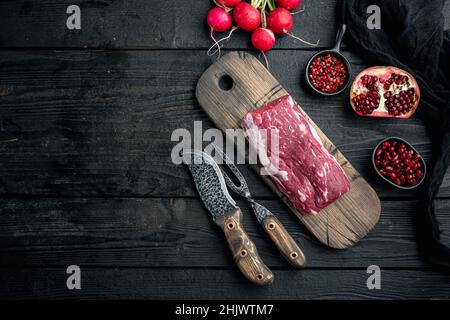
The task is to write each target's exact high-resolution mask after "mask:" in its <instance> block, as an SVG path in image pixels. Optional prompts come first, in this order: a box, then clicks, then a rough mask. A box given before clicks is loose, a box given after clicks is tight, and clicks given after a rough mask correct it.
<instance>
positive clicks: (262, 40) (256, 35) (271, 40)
mask: <svg viewBox="0 0 450 320" xmlns="http://www.w3.org/2000/svg"><path fill="white" fill-rule="evenodd" d="M252 44H253V46H254V47H255V48H256V49H258V50H260V51H263V52H264V51H269V50H270V49H272V47H273V45H274V44H275V34H274V33H273V32H272V30H270V29H267V28H258V29H256V30H255V31H253V33H252Z"/></svg>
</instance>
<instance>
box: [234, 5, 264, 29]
mask: <svg viewBox="0 0 450 320" xmlns="http://www.w3.org/2000/svg"><path fill="white" fill-rule="evenodd" d="M233 18H234V22H235V23H236V26H237V27H238V28H240V29H242V30H245V31H253V30H255V29H256V28H258V27H259V25H260V24H261V14H260V12H259V11H258V10H257V9H256V8H255V7H253V6H252V5H250V4H249V3H247V2H241V3H239V4H238V5H237V6H236V7H235V8H234V11H233Z"/></svg>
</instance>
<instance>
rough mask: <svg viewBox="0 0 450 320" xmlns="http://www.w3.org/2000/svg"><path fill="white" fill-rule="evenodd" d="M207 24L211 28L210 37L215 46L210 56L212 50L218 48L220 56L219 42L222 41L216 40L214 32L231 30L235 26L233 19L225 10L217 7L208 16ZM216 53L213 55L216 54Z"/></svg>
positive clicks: (212, 47) (209, 51)
mask: <svg viewBox="0 0 450 320" xmlns="http://www.w3.org/2000/svg"><path fill="white" fill-rule="evenodd" d="M206 22H207V23H208V26H209V27H210V29H211V31H210V37H211V39H212V40H213V41H214V44H213V45H212V46H211V48H209V50H208V55H210V53H211V50H212V49H214V48H215V47H216V46H217V50H216V51H219V56H220V44H219V42H220V41H222V40H223V39H222V40H219V41H218V40H216V38H215V37H214V32H224V31H227V30H228V29H230V28H231V25H232V24H233V19H232V18H231V15H230V14H229V13H227V12H226V11H225V10H224V9H222V8H219V7H216V8H213V9H211V10H209V12H208V15H207V16H206ZM216 51H214V52H213V53H212V54H214V53H215V52H216Z"/></svg>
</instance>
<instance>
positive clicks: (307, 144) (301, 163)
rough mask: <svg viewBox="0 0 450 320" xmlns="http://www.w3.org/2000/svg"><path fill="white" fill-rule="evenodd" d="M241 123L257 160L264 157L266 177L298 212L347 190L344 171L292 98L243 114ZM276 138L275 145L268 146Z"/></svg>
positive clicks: (314, 210)
mask: <svg viewBox="0 0 450 320" xmlns="http://www.w3.org/2000/svg"><path fill="white" fill-rule="evenodd" d="M241 125H242V127H243V128H244V130H245V133H246V136H247V138H248V140H249V142H250V145H251V146H252V147H253V149H254V150H257V152H258V157H259V159H260V160H262V159H265V161H266V162H265V161H262V163H263V164H264V166H265V168H268V172H269V174H270V176H271V177H272V179H273V180H274V181H275V183H276V184H277V185H278V187H279V188H280V190H281V191H282V192H283V193H284V194H285V195H286V196H287V197H288V198H289V200H290V201H291V203H292V204H293V206H294V207H295V208H296V209H297V210H298V211H300V212H302V213H309V214H317V213H318V212H319V211H320V210H321V209H323V208H324V207H326V206H327V205H329V204H330V203H332V202H334V201H335V200H336V199H338V198H339V197H340V196H341V195H342V194H344V193H345V192H347V191H349V190H350V182H349V181H348V179H347V176H346V175H345V173H344V170H343V169H342V168H341V166H340V165H339V164H338V162H337V161H336V159H335V158H334V157H333V156H332V155H331V154H330V153H329V152H328V150H326V149H325V147H324V146H323V144H322V141H321V140H320V138H319V136H318V134H317V132H316V130H315V129H314V128H313V127H312V126H311V125H310V124H309V122H308V120H307V116H306V114H305V113H304V112H303V110H301V109H300V108H299V107H298V105H297V103H296V102H295V101H294V100H293V99H292V97H290V96H284V97H282V98H280V99H278V100H276V101H273V102H271V103H269V104H266V105H265V106H263V107H261V108H259V109H256V110H253V111H251V112H249V113H247V114H246V115H245V116H244V118H243V119H242V121H241ZM261 129H266V130H261ZM273 130H275V131H273ZM274 133H275V134H276V133H278V135H277V136H278V139H277V138H274V136H273V134H274ZM275 137H276V136H275ZM277 141H278V145H279V148H278V149H277V148H272V143H276V142H277ZM273 150H275V151H274V152H275V153H276V150H278V156H277V154H272V153H273V152H272V151H273Z"/></svg>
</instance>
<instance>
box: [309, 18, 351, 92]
mask: <svg viewBox="0 0 450 320" xmlns="http://www.w3.org/2000/svg"><path fill="white" fill-rule="evenodd" d="M346 30H347V26H346V25H345V24H343V25H342V27H341V29H340V30H339V33H338V35H337V40H336V44H335V46H334V47H333V48H332V49H329V50H324V51H320V52H318V53H316V54H315V55H313V56H312V57H311V58H310V59H309V61H308V64H307V65H306V70H305V78H306V83H307V84H308V85H309V87H310V88H311V89H312V90H313V91H314V92H316V93H318V94H320V95H322V96H335V95H338V94H340V93H342V92H343V91H344V90H345V89H347V87H348V85H349V84H350V80H351V79H350V77H351V74H352V69H351V66H350V62H349V61H348V60H347V58H346V57H344V56H343V55H342V54H341V52H340V50H341V43H342V39H343V38H344V34H345V31H346ZM327 54H331V55H332V56H334V57H336V58H337V59H339V60H341V61H342V62H343V63H344V64H345V70H346V73H347V81H346V82H345V84H344V85H343V86H342V88H341V89H339V90H338V91H336V92H330V93H328V92H323V91H320V90H318V89H316V88H315V87H314V86H313V84H312V83H311V80H310V79H309V67H310V66H311V63H312V62H313V61H314V60H315V59H316V58H317V57H319V56H324V55H327Z"/></svg>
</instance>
